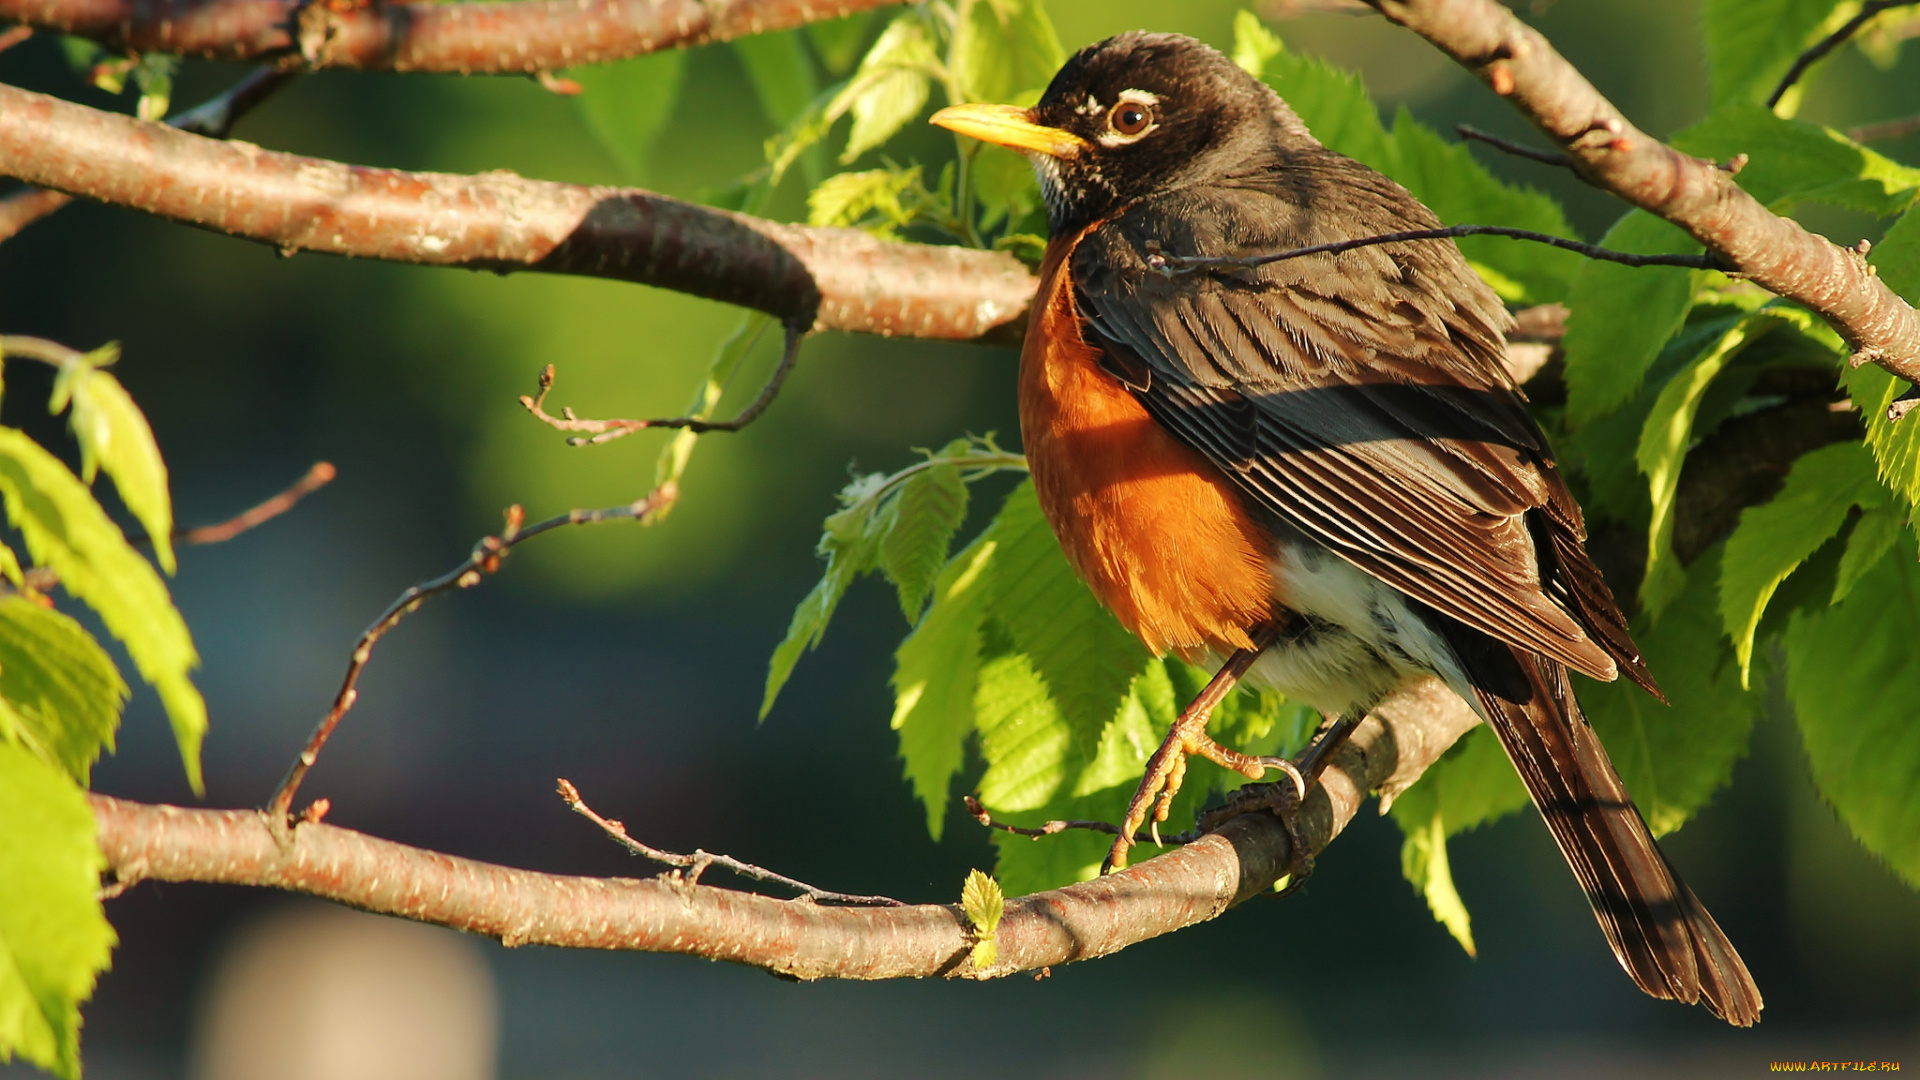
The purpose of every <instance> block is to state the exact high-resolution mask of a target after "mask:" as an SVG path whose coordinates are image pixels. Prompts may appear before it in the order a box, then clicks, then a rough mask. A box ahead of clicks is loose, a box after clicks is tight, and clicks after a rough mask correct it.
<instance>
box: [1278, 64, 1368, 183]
mask: <svg viewBox="0 0 1920 1080" xmlns="http://www.w3.org/2000/svg"><path fill="white" fill-rule="evenodd" d="M1278 41H1279V39H1278V38H1275V37H1273V36H1272V35H1271V34H1270V33H1269V34H1268V36H1267V40H1266V41H1265V42H1263V43H1262V45H1263V46H1265V45H1272V44H1277V43H1278ZM1261 81H1263V82H1265V83H1266V84H1267V85H1268V86H1271V87H1273V89H1274V91H1275V92H1276V93H1278V94H1279V95H1280V96H1281V97H1282V98H1284V99H1285V100H1286V102H1287V104H1288V105H1290V106H1292V107H1293V111H1294V112H1295V113H1296V114H1297V115H1298V116H1299V117H1300V121H1301V122H1302V123H1304V124H1306V125H1307V128H1308V129H1309V130H1311V131H1312V132H1313V134H1314V137H1315V138H1317V139H1319V140H1320V141H1321V142H1322V143H1324V144H1326V146H1327V147H1328V148H1329V149H1331V150H1336V151H1338V152H1340V153H1342V154H1345V155H1347V156H1348V157H1350V158H1353V159H1354V160H1356V161H1359V162H1360V163H1362V164H1364V165H1369V166H1371V167H1373V168H1375V169H1379V170H1380V171H1381V172H1386V171H1387V169H1388V167H1389V166H1391V165H1392V164H1393V160H1392V159H1393V152H1392V149H1391V145H1390V140H1389V138H1388V136H1387V129H1386V127H1385V126H1384V125H1383V124H1381V122H1380V112H1379V110H1378V109H1376V108H1374V104H1373V99H1372V98H1370V97H1368V96H1367V90H1366V87H1365V86H1363V85H1361V83H1360V77H1359V76H1358V75H1355V74H1353V73H1352V72H1349V71H1343V70H1341V69H1339V68H1336V67H1334V66H1332V65H1331V64H1328V63H1326V62H1324V61H1322V60H1319V59H1317V58H1315V57H1309V56H1302V55H1301V54H1299V53H1294V52H1287V51H1284V50H1282V51H1280V52H1276V53H1272V54H1270V55H1269V56H1268V57H1267V60H1266V64H1265V68H1264V70H1263V72H1262V74H1261Z"/></svg>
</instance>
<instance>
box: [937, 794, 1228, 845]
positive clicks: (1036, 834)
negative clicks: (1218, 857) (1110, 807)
mask: <svg viewBox="0 0 1920 1080" xmlns="http://www.w3.org/2000/svg"><path fill="white" fill-rule="evenodd" d="M962 801H964V802H965V803H966V804H967V813H969V814H971V815H973V820H975V821H977V822H979V823H980V824H982V825H985V826H986V827H987V828H989V829H999V830H1000V831H1001V832H1008V833H1012V834H1014V835H1015V836H1030V837H1033V838H1034V839H1036V840H1037V839H1039V838H1040V837H1042V836H1053V835H1056V834H1058V833H1063V832H1066V831H1067V830H1068V829H1086V830H1089V831H1091V832H1100V833H1106V834H1107V835H1108V836H1119V835H1120V826H1118V825H1115V824H1114V823H1113V822H1111V821H1082V820H1080V819H1078V818H1069V819H1066V820H1064V821H1062V820H1056V821H1044V822H1041V823H1040V827H1039V828H1037V829H1030V828H1027V827H1025V826H1022V825H1009V824H1007V823H1006V822H1004V821H995V820H993V815H992V814H991V813H989V812H988V811H987V808H986V807H985V806H982V805H981V804H980V800H979V799H976V798H974V797H973V796H971V795H967V796H963V797H962ZM1201 835H1202V830H1199V829H1194V830H1192V831H1189V832H1183V833H1162V834H1160V835H1159V836H1154V835H1152V834H1150V833H1149V832H1148V831H1147V830H1145V829H1142V830H1140V831H1139V832H1137V833H1135V834H1133V839H1134V842H1135V843H1138V844H1145V843H1149V842H1154V843H1165V844H1191V843H1193V842H1194V841H1195V840H1198V839H1200V837H1201Z"/></svg>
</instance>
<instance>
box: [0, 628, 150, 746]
mask: <svg viewBox="0 0 1920 1080" xmlns="http://www.w3.org/2000/svg"><path fill="white" fill-rule="evenodd" d="M0 700H4V701H5V703H6V706H7V709H8V712H9V714H10V716H11V717H12V718H13V724H12V725H11V726H12V727H13V728H14V730H13V732H12V733H11V734H12V735H13V737H14V738H15V739H16V740H17V741H19V742H20V743H21V744H22V745H24V746H25V747H26V748H27V749H29V750H31V751H33V752H34V753H35V754H36V755H38V756H39V757H40V759H41V760H43V761H46V762H47V763H48V764H51V765H56V766H58V767H60V768H62V769H64V770H66V772H67V774H68V775H70V776H72V777H73V778H74V779H75V780H77V781H78V782H80V783H82V784H85V783H86V782H87V774H88V771H89V770H91V769H92V767H93V763H94V761H95V759H97V758H98V757H99V756H100V751H101V750H102V749H103V748H104V749H107V750H111V749H113V733H114V729H115V728H116V727H118V726H119V724H120V710H121V708H122V707H123V706H124V704H125V703H126V700H127V684H126V682H125V681H123V680H122V679H121V678H120V672H119V669H117V668H115V667H114V665H113V660H112V658H110V657H109V656H107V654H106V653H105V652H104V651H103V650H102V649H101V648H100V646H99V644H98V643H97V642H95V641H94V640H93V637H92V635H90V634H88V633H87V632H86V631H85V630H83V629H81V628H80V624H78V623H76V622H74V621H73V620H72V619H70V618H68V617H67V616H65V615H62V614H61V613H60V612H58V611H55V610H53V609H52V608H46V607H41V606H40V605H39V604H36V603H34V602H33V601H31V600H27V599H25V598H23V597H19V596H10V597H5V598H0Z"/></svg>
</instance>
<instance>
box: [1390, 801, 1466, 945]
mask: <svg viewBox="0 0 1920 1080" xmlns="http://www.w3.org/2000/svg"><path fill="white" fill-rule="evenodd" d="M1400 873H1401V874H1402V875H1404V876H1405V877H1406V879H1407V880H1408V881H1410V882H1412V883H1413V887H1414V888H1416V889H1418V890H1420V894H1421V895H1422V896H1423V897H1425V898H1426V901H1427V909H1428V910H1430V911H1432V912H1433V918H1434V921H1435V922H1438V923H1439V924H1440V925H1441V926H1444V927H1446V928H1447V933H1449V934H1452V935H1453V940H1455V941H1457V942H1459V943H1460V947H1461V948H1462V949H1465V950H1466V952H1467V955H1468V956H1476V955H1478V951H1477V950H1476V949H1475V948H1474V946H1473V922H1472V919H1471V918H1469V917H1468V915H1467V905H1466V903H1465V902H1463V901H1462V900H1461V899H1460V891H1459V890H1458V889H1456V888H1454V885H1453V870H1452V868H1451V867H1450V866H1449V865H1448V864H1447V830H1446V822H1445V821H1444V819H1442V818H1441V816H1440V815H1439V814H1435V815H1433V817H1432V819H1431V820H1429V821H1428V822H1427V824H1426V825H1425V826H1422V827H1418V828H1416V829H1414V831H1413V832H1410V833H1408V834H1407V839H1406V842H1405V843H1404V844H1402V845H1401V847H1400Z"/></svg>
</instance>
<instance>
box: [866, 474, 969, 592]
mask: <svg viewBox="0 0 1920 1080" xmlns="http://www.w3.org/2000/svg"><path fill="white" fill-rule="evenodd" d="M963 447H964V444H963ZM896 499H897V506H896V509H895V510H894V520H893V528H891V529H889V530H888V531H887V535H886V536H885V537H884V538H883V539H881V541H880V569H881V570H883V571H885V572H886V575H887V578H888V580H890V581H892V582H893V584H894V587H895V588H897V589H898V590H899V591H900V611H901V613H902V614H904V615H906V617H907V621H908V622H914V621H917V620H918V619H919V618H920V609H921V608H923V607H925V606H926V603H927V595H928V594H929V593H930V592H931V591H932V589H933V583H934V579H935V578H936V577H938V576H939V574H940V570H941V568H942V567H944V566H945V565H946V564H947V551H948V549H949V548H951V547H952V545H953V535H954V533H956V532H958V531H960V523H961V522H962V521H964V520H965V519H966V516H967V485H966V482H965V481H963V480H961V479H960V470H959V469H957V468H955V467H954V466H952V465H940V464H936V465H932V466H930V467H928V468H927V469H926V470H924V471H922V472H919V473H916V474H915V475H914V476H913V477H912V479H909V480H908V481H907V482H906V483H905V484H903V485H901V487H900V494H899V495H898V496H896Z"/></svg>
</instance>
